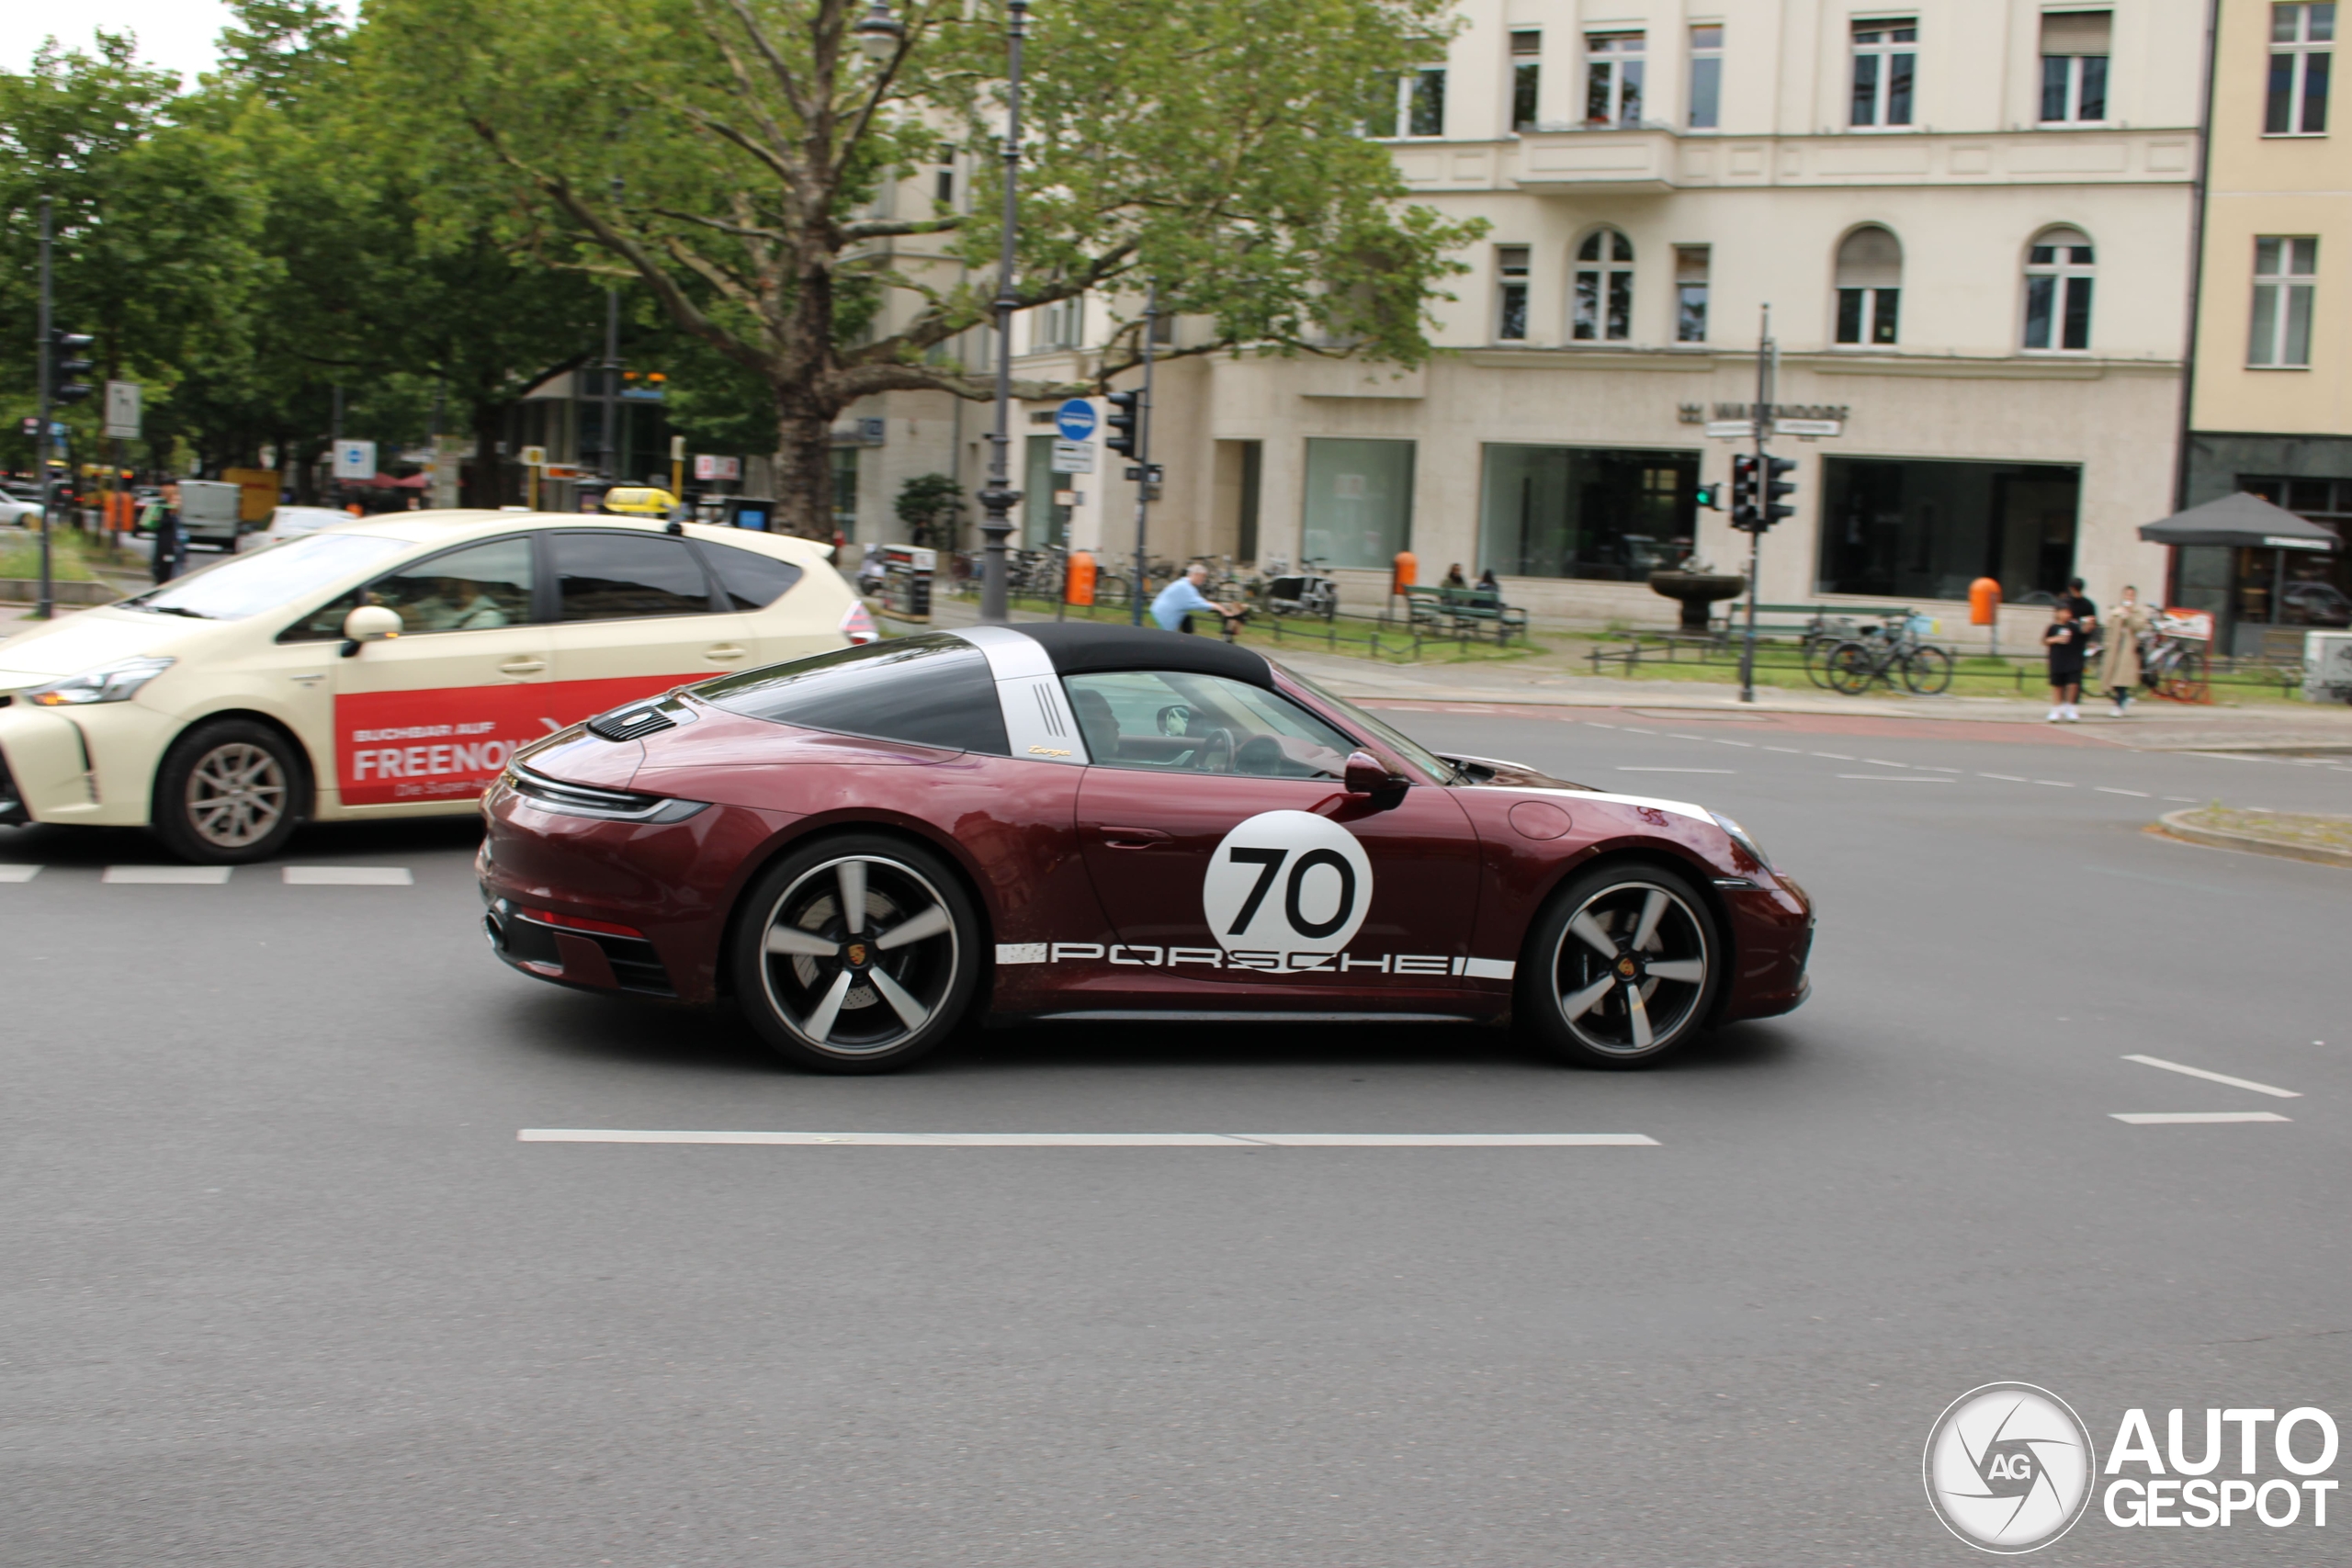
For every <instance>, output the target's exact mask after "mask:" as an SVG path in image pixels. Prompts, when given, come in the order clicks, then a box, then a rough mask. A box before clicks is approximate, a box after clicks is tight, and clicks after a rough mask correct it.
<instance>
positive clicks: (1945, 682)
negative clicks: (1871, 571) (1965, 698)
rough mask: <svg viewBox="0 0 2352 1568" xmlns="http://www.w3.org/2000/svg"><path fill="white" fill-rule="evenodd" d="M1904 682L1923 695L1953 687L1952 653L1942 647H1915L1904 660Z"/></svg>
mask: <svg viewBox="0 0 2352 1568" xmlns="http://www.w3.org/2000/svg"><path fill="white" fill-rule="evenodd" d="M1903 683H1904V684H1905V685H1906V686H1908V687H1910V688H1911V689H1912V690H1913V691H1915V692H1917V693H1918V694H1920V695H1921V696H1923V697H1933V696H1939V695H1941V694H1943V693H1945V692H1947V691H1949V690H1951V654H1949V653H1946V652H1945V651H1944V650H1943V649H1940V648H1915V649H1912V650H1911V651H1910V652H1909V653H1908V654H1907V655H1905V657H1904V660H1903Z"/></svg>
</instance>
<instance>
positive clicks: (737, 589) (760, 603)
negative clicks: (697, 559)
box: [701, 543, 801, 610]
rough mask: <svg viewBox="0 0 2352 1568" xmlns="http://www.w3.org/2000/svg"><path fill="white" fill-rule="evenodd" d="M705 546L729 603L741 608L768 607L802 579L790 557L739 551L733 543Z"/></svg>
mask: <svg viewBox="0 0 2352 1568" xmlns="http://www.w3.org/2000/svg"><path fill="white" fill-rule="evenodd" d="M701 549H702V558H703V559H704V560H706V561H708V562H709V563H710V568H711V570H712V571H714V572H716V573H717V574H718V586H719V587H720V588H721V589H722V590H724V591H725V592H726V594H727V602H728V603H729V604H732V605H733V606H734V607H735V608H736V609H738V610H764V609H766V608H767V607H768V606H769V605H770V604H775V602H776V601H777V600H779V599H781V598H783V597H784V596H785V595H786V593H788V592H791V591H792V585H793V584H794V583H796V582H798V581H800V575H801V574H800V569H799V568H798V567H797V566H795V565H793V564H792V563H791V562H790V561H788V560H778V559H776V558H775V557H774V556H763V555H761V554H760V553H759V552H758V551H756V550H739V549H737V548H736V547H734V546H732V545H713V544H708V543H705V544H703V545H702V546H701Z"/></svg>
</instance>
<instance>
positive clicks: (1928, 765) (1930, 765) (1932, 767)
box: [1911, 762, 1967, 773]
mask: <svg viewBox="0 0 2352 1568" xmlns="http://www.w3.org/2000/svg"><path fill="white" fill-rule="evenodd" d="M1911 765H1912V766H1913V767H1915V768H1925V769H1926V770H1927V771H1928V772H1929V773H1965V772H1967V770H1966V769H1964V768H1939V767H1938V766H1937V765H1936V764H1935V763H1933V762H1914V763H1912V764H1911Z"/></svg>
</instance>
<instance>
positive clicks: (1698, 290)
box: [1674, 245, 1711, 343]
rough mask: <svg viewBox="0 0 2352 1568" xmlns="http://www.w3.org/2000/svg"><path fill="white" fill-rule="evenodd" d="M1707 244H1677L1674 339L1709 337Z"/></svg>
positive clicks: (1693, 340)
mask: <svg viewBox="0 0 2352 1568" xmlns="http://www.w3.org/2000/svg"><path fill="white" fill-rule="evenodd" d="M1710 254H1711V253H1710V249H1709V247H1708V246H1705V245H1677V246H1675V247H1674V341H1675V342H1677V343H1704V342H1706V341H1707V266H1708V257H1709V255H1710Z"/></svg>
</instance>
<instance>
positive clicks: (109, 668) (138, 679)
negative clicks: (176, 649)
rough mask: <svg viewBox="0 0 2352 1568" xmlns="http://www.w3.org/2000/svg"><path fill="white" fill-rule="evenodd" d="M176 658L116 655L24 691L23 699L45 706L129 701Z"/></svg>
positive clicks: (57, 706)
mask: <svg viewBox="0 0 2352 1568" xmlns="http://www.w3.org/2000/svg"><path fill="white" fill-rule="evenodd" d="M177 662H178V660H173V659H119V660H115V662H113V663H112V664H101V665H99V666H98V667H97V668H96V669H95V670H85V671H82V672H81V673H80V674H78V675H68V676H66V677H65V678H64V679H63V680H62V681H51V682H50V683H49V684H48V685H46V686H35V687H33V688H32V689H31V690H29V691H28V692H25V693H24V694H23V696H24V699H25V701H27V702H28V703H33V704H36V705H40V706H41V707H45V708H62V707H78V706H80V705H83V704H85V703H120V702H128V701H130V698H131V697H132V696H134V695H136V694H137V693H138V691H139V688H140V687H141V686H143V685H145V684H146V683H147V682H150V681H152V680H153V679H154V678H155V677H156V676H158V675H161V674H162V673H163V672H164V671H166V670H169V669H170V668H171V667H172V666H173V665H174V664H175V663H177Z"/></svg>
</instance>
